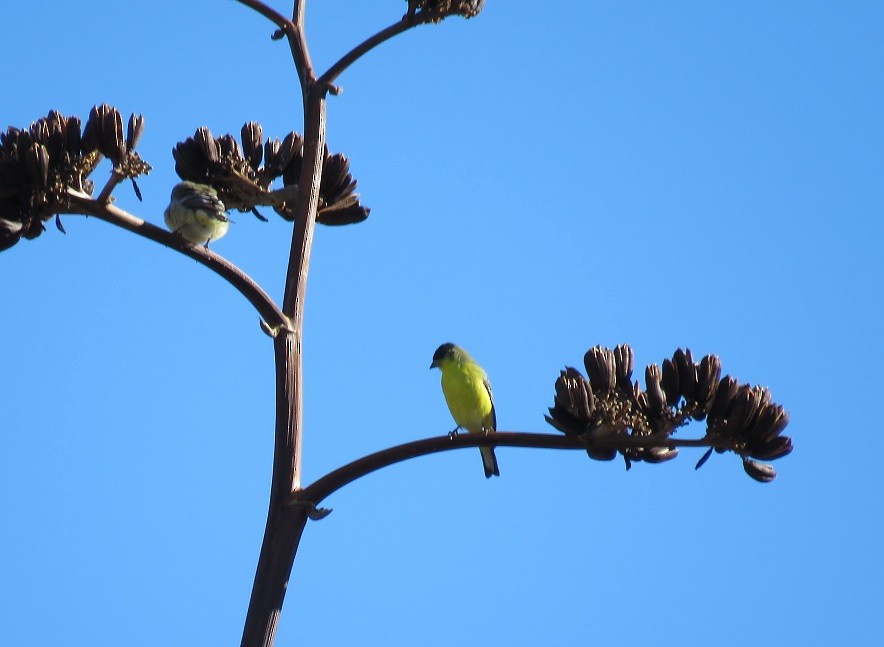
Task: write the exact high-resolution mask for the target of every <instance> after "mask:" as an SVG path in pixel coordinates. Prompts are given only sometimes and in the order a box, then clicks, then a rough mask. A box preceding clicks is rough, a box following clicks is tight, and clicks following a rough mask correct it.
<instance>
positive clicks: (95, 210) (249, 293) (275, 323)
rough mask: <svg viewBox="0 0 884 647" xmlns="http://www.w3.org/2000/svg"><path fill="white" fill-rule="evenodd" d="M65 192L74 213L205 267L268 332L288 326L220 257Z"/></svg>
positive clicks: (256, 289) (248, 281)
mask: <svg viewBox="0 0 884 647" xmlns="http://www.w3.org/2000/svg"><path fill="white" fill-rule="evenodd" d="M109 184H110V183H109ZM67 193H68V196H69V197H70V199H71V203H72V206H73V207H74V208H75V209H76V210H77V212H78V213H82V214H85V215H91V216H95V217H96V218H98V219H99V220H103V221H105V222H109V223H110V224H112V225H116V226H117V227H122V228H123V229H126V230H128V231H131V232H132V233H134V234H138V235H139V236H143V237H144V238H149V239H150V240H153V241H154V242H157V243H160V244H161V245H165V246H166V247H169V248H171V249H174V250H175V251H177V252H180V253H182V254H184V255H185V256H189V257H190V258H192V259H194V260H195V261H197V262H198V263H201V264H202V265H205V266H206V267H207V268H209V269H210V270H212V271H213V272H215V273H216V274H218V275H219V276H221V278H223V279H224V280H226V281H227V282H228V283H230V284H231V285H232V286H233V287H235V288H236V289H237V290H239V292H240V293H241V294H242V295H243V296H244V297H245V298H246V299H248V301H249V303H251V304H252V305H253V306H254V307H255V309H256V310H257V311H258V314H259V315H260V316H261V318H262V319H263V320H264V321H265V322H266V323H267V325H268V326H270V328H271V329H272V330H283V329H286V328H289V327H290V322H289V319H288V317H286V316H285V315H284V314H283V313H282V311H281V310H280V309H279V307H278V306H277V305H276V304H275V303H274V302H273V299H271V298H270V296H269V295H268V294H267V293H266V292H264V290H262V289H261V286H260V285H258V284H257V283H256V282H255V281H254V279H252V278H251V277H250V276H249V275H248V274H246V273H245V272H243V271H242V270H241V269H240V268H239V267H237V266H236V265H234V264H233V263H231V262H230V261H228V260H227V259H225V258H224V257H222V256H219V255H218V254H216V253H215V252H213V251H211V250H210V249H206V248H205V247H202V246H200V245H192V244H191V243H188V242H187V241H186V240H184V239H183V238H181V236H178V235H176V234H174V233H172V232H170V231H166V230H165V229H161V228H160V227H157V226H156V225H153V224H151V223H149V222H146V221H144V220H142V219H141V218H137V217H135V216H133V215H131V214H129V213H127V212H125V211H123V210H122V209H120V208H118V207H116V206H114V205H112V204H110V203H106V204H103V203H101V202H98V201H97V200H93V199H92V198H91V197H89V196H88V195H87V194H85V193H80V192H79V191H76V190H74V189H68V192H67Z"/></svg>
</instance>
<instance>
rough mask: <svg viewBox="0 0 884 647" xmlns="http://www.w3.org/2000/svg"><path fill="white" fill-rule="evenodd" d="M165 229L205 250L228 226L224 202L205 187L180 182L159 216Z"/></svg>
mask: <svg viewBox="0 0 884 647" xmlns="http://www.w3.org/2000/svg"><path fill="white" fill-rule="evenodd" d="M163 216H164V218H165V221H166V226H167V227H169V229H170V230H171V231H173V232H175V233H176V234H178V235H179V236H181V237H182V238H184V239H185V240H187V241H189V242H191V243H194V244H195V245H199V244H203V245H205V246H206V247H208V246H209V243H210V242H211V241H213V240H218V239H219V238H222V237H223V236H224V234H226V233H227V229H228V227H230V219H229V218H228V217H227V213H226V209H225V207H224V203H223V202H221V200H219V199H218V193H217V191H215V189H214V188H212V187H211V186H209V185H208V184H199V183H197V182H180V183H178V184H176V185H175V187H174V188H173V189H172V199H171V201H170V202H169V206H168V207H166V212H165V213H164V214H163Z"/></svg>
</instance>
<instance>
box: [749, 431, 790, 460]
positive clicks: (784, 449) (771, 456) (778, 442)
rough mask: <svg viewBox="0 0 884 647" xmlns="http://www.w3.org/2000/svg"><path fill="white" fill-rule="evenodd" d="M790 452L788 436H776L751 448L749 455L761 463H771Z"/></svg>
mask: <svg viewBox="0 0 884 647" xmlns="http://www.w3.org/2000/svg"><path fill="white" fill-rule="evenodd" d="M791 452H792V439H791V438H789V437H788V436H777V437H776V438H772V439H771V440H769V441H767V442H766V443H761V444H759V445H758V446H752V447H750V450H749V455H750V456H751V457H752V458H758V459H760V460H763V461H773V460H776V459H778V458H782V457H783V456H786V455H787V454H789V453H791Z"/></svg>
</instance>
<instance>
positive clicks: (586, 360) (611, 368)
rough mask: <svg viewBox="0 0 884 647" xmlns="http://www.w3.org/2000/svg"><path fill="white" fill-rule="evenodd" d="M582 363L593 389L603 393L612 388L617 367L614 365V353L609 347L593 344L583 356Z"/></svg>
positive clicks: (614, 383)
mask: <svg viewBox="0 0 884 647" xmlns="http://www.w3.org/2000/svg"><path fill="white" fill-rule="evenodd" d="M583 365H584V366H585V367H586V373H587V375H588V376H589V383H590V384H591V385H592V390H593V391H595V392H596V393H599V394H605V393H608V392H610V391H613V390H614V387H615V386H616V379H617V372H616V371H617V369H616V366H615V365H614V353H613V352H611V350H610V349H608V348H602V347H601V346H593V347H592V348H590V349H589V350H588V351H587V352H586V354H585V355H584V356H583Z"/></svg>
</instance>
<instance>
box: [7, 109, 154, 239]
mask: <svg viewBox="0 0 884 647" xmlns="http://www.w3.org/2000/svg"><path fill="white" fill-rule="evenodd" d="M80 125H81V122H80V118H79V117H64V116H62V115H61V114H59V113H58V112H56V111H54V110H53V111H51V112H50V113H49V114H48V115H47V116H45V117H42V118H40V119H39V120H37V121H35V122H34V123H32V124H31V125H30V127H29V128H27V129H24V128H22V129H19V128H13V127H9V128H7V129H6V132H5V133H2V134H0V251H2V250H4V249H8V248H9V247H12V246H13V245H15V244H16V243H17V242H18V241H19V239H21V238H22V237H24V238H27V239H32V238H36V237H37V236H39V235H40V234H41V233H43V231H45V227H44V225H43V223H44V222H45V221H47V220H49V219H50V218H51V217H52V216H53V215H57V214H59V213H65V212H69V211H71V205H70V202H69V200H68V195H67V190H68V189H74V190H76V191H79V192H82V193H86V194H89V195H91V194H92V191H93V183H92V181H91V180H89V179H88V177H89V175H90V174H91V173H92V171H94V170H95V167H96V166H97V165H98V163H99V162H100V161H101V159H102V158H103V157H107V158H108V159H110V160H111V161H112V162H113V165H114V172H115V173H117V174H118V175H119V176H122V177H128V178H131V179H133V180H134V179H135V178H136V177H138V176H139V175H142V174H146V173H148V172H150V165H149V164H147V163H146V162H145V161H144V160H142V159H141V158H140V157H139V155H138V153H136V152H135V150H134V149H135V146H136V144H137V143H138V140H139V138H140V137H141V133H142V132H143V130H144V119H143V118H142V117H141V115H132V116H131V117H130V118H129V124H128V127H127V130H126V135H125V137H124V136H123V118H122V117H121V116H120V112H119V111H118V110H117V109H116V108H114V107H112V106H109V105H107V104H103V105H100V106H95V107H93V108H92V110H91V112H90V113H89V119H88V120H87V122H86V128H85V129H84V130H83V132H82V134H81V133H80ZM136 192H137V187H136ZM56 222H57V224H58V226H59V228H61V224H60V223H59V222H58V221H56Z"/></svg>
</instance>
